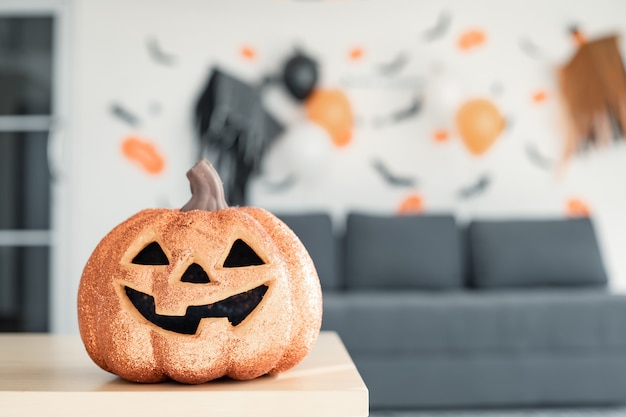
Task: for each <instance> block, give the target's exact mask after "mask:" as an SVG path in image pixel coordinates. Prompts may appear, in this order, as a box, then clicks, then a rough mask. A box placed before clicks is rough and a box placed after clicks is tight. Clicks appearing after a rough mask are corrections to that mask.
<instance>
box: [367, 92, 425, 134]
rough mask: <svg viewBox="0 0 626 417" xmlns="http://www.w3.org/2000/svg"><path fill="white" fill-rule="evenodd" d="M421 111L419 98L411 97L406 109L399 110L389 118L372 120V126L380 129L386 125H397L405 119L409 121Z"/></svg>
mask: <svg viewBox="0 0 626 417" xmlns="http://www.w3.org/2000/svg"><path fill="white" fill-rule="evenodd" d="M421 109H422V99H421V98H420V97H417V96H416V97H413V101H411V104H409V106H408V107H406V108H403V109H400V110H398V111H396V112H394V113H392V114H391V115H390V116H387V117H381V118H378V119H376V120H374V125H375V126H376V127H381V126H384V125H388V124H391V123H398V122H401V121H404V120H406V119H410V118H411V117H415V116H417V115H418V114H419V112H420V110H421Z"/></svg>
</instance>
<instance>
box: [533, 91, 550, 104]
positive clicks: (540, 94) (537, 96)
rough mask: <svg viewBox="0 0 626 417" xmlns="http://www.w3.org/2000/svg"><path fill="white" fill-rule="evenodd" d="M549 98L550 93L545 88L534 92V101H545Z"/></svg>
mask: <svg viewBox="0 0 626 417" xmlns="http://www.w3.org/2000/svg"><path fill="white" fill-rule="evenodd" d="M547 98H548V93H546V92H545V90H537V91H535V93H534V94H533V101H534V102H535V103H543V102H544V101H546V99H547Z"/></svg>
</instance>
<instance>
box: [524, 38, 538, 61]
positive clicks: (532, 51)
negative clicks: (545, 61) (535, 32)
mask: <svg viewBox="0 0 626 417" xmlns="http://www.w3.org/2000/svg"><path fill="white" fill-rule="evenodd" d="M519 47H520V48H521V49H522V51H524V53H525V54H526V55H528V56H529V57H531V58H536V59H540V58H542V56H541V55H542V54H541V52H540V51H539V48H538V47H537V45H535V44H534V43H532V42H531V40H530V39H527V38H522V39H520V40H519Z"/></svg>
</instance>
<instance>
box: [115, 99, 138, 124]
mask: <svg viewBox="0 0 626 417" xmlns="http://www.w3.org/2000/svg"><path fill="white" fill-rule="evenodd" d="M111 114H112V115H113V116H115V117H117V118H118V119H119V120H121V121H123V122H124V123H126V124H129V125H130V126H132V127H137V126H138V125H139V118H138V117H137V116H135V115H134V114H133V113H131V112H130V111H129V110H127V109H126V108H124V107H122V106H121V105H120V104H118V103H113V104H112V105H111Z"/></svg>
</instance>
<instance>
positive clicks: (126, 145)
mask: <svg viewBox="0 0 626 417" xmlns="http://www.w3.org/2000/svg"><path fill="white" fill-rule="evenodd" d="M122 153H123V154H124V156H125V157H126V158H128V159H129V160H130V161H132V162H134V163H136V164H138V165H139V166H140V167H141V168H142V169H143V170H144V171H146V172H147V173H148V174H152V175H156V174H160V173H161V172H162V171H163V168H164V167H165V160H164V159H163V157H162V156H161V154H160V153H159V151H158V150H157V148H156V146H155V145H154V144H153V143H152V142H149V141H143V140H141V139H139V138H137V137H134V136H131V137H128V138H126V139H125V140H124V141H123V142H122Z"/></svg>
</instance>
